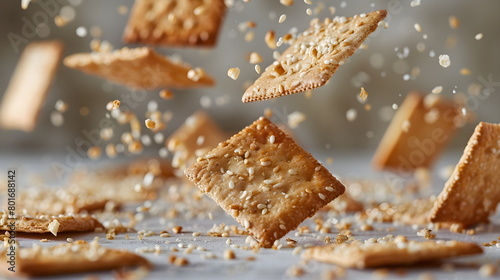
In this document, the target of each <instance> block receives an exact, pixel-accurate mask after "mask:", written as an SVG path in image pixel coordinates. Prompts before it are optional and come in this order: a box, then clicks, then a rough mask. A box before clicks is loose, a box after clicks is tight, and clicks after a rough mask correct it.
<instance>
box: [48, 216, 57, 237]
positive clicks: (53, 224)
mask: <svg viewBox="0 0 500 280" xmlns="http://www.w3.org/2000/svg"><path fill="white" fill-rule="evenodd" d="M59 225H60V223H59V221H58V220H56V219H54V220H53V221H52V222H50V224H49V226H48V229H49V231H50V232H51V233H52V234H53V235H54V236H57V231H58V230H59Z"/></svg>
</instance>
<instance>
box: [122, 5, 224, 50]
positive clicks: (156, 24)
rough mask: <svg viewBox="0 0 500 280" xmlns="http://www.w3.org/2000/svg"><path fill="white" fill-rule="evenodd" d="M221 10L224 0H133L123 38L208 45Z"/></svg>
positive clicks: (219, 19) (164, 43) (219, 18)
mask: <svg viewBox="0 0 500 280" xmlns="http://www.w3.org/2000/svg"><path fill="white" fill-rule="evenodd" d="M225 11H226V5H225V3H224V0H136V1H135V4H134V7H133V8H132V13H131V15H130V19H129V22H128V24H127V27H126V28H125V32H124V34H123V41H125V42H126V43H142V44H153V45H164V46H205V47H212V46H214V45H215V43H216V41H217V35H218V33H219V29H220V25H221V23H222V18H223V17H224V13H225Z"/></svg>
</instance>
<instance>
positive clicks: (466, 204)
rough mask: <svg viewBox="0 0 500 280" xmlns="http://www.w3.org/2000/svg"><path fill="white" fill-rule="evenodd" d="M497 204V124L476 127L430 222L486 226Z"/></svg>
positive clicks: (499, 128) (499, 166) (499, 136)
mask: <svg viewBox="0 0 500 280" xmlns="http://www.w3.org/2000/svg"><path fill="white" fill-rule="evenodd" d="M499 202H500V124H491V123H484V122H481V123H479V124H478V125H477V126H476V130H475V131H474V134H472V136H471V138H470V139H469V142H468V143H467V147H466V148H465V150H464V153H463V155H462V157H461V158H460V161H459V162H458V164H457V166H456V167H455V170H454V171H453V173H452V174H451V176H450V178H449V179H448V181H447V182H446V183H445V186H444V189H443V191H442V192H441V194H439V196H438V198H437V200H436V202H435V203H434V207H433V209H432V211H431V214H430V220H431V221H432V222H452V223H457V224H462V225H463V226H465V227H467V226H472V225H475V224H478V223H488V222H489V220H488V218H489V216H490V215H492V214H494V213H495V210H496V209H497V205H498V203H499Z"/></svg>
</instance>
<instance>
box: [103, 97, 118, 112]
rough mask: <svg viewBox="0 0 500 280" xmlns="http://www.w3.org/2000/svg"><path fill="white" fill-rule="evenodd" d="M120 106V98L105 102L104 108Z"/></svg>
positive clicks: (109, 108) (112, 108)
mask: <svg viewBox="0 0 500 280" xmlns="http://www.w3.org/2000/svg"><path fill="white" fill-rule="evenodd" d="M118 108H120V100H113V101H109V102H108V103H107V104H106V110H108V111H111V110H114V109H118Z"/></svg>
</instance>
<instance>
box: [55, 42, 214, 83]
mask: <svg viewBox="0 0 500 280" xmlns="http://www.w3.org/2000/svg"><path fill="white" fill-rule="evenodd" d="M63 62H64V65H66V66H67V67H69V68H74V69H78V70H80V71H83V72H85V73H87V74H92V75H96V76H99V77H102V78H104V79H107V80H110V81H112V82H115V83H118V84H123V85H126V86H128V87H130V88H133V89H155V88H162V87H167V88H170V87H173V88H191V87H201V86H211V85H213V84H214V80H213V79H212V78H211V77H210V76H209V75H208V74H206V73H205V71H204V70H203V69H201V68H192V67H191V66H190V65H188V64H186V63H184V62H182V61H180V60H174V59H173V58H168V57H166V56H163V55H160V54H158V53H157V52H155V51H154V50H153V49H151V48H148V47H140V48H134V49H129V48H126V47H125V48H122V49H119V50H115V51H112V52H100V53H78V54H73V55H70V56H68V57H66V58H65V59H64V61H63ZM190 71H191V72H190Z"/></svg>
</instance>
